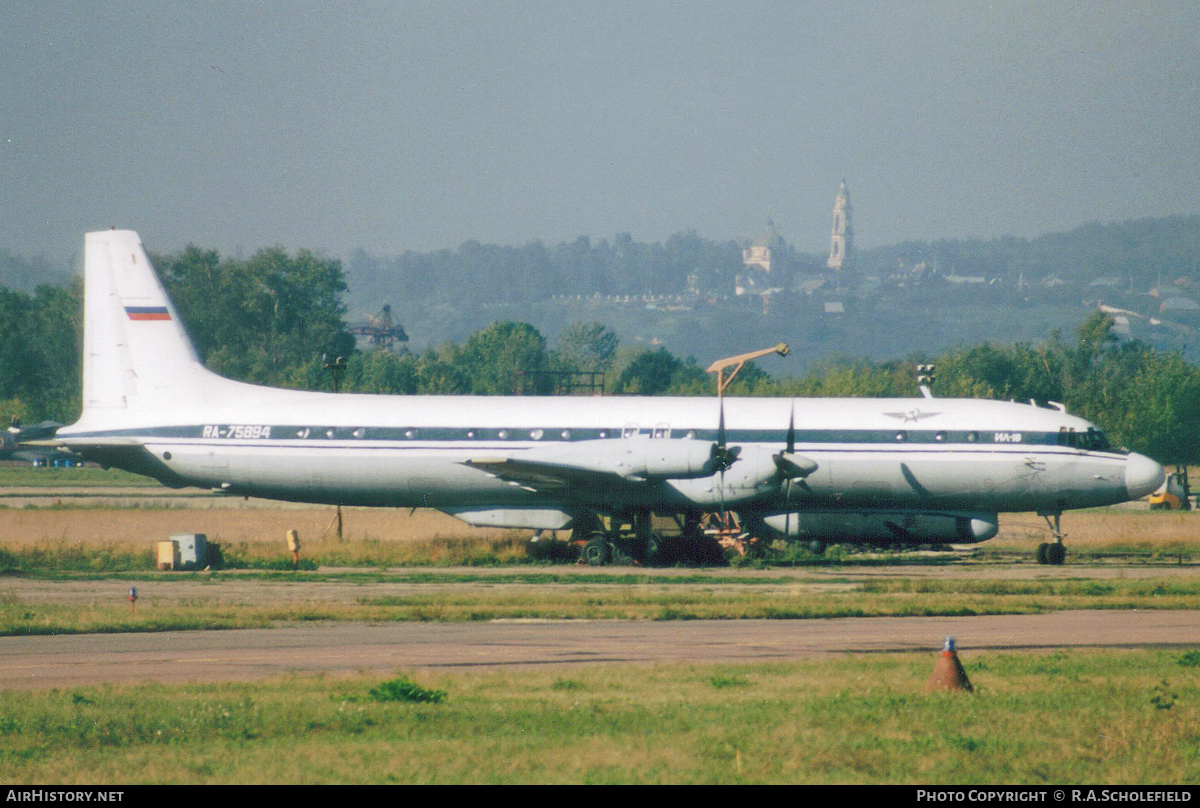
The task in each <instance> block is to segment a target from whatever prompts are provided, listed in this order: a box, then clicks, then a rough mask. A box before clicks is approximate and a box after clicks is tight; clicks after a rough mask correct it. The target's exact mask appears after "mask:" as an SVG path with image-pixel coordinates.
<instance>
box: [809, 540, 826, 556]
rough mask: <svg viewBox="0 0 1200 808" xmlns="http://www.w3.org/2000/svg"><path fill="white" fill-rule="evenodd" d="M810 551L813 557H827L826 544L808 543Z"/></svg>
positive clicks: (820, 542)
mask: <svg viewBox="0 0 1200 808" xmlns="http://www.w3.org/2000/svg"><path fill="white" fill-rule="evenodd" d="M808 551H809V552H810V553H812V554H813V555H825V542H823V541H817V540H815V539H814V540H813V541H810V542H809V543H808Z"/></svg>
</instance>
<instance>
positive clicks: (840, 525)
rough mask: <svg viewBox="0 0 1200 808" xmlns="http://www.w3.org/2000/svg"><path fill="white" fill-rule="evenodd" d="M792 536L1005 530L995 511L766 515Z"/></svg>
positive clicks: (895, 539)
mask: <svg viewBox="0 0 1200 808" xmlns="http://www.w3.org/2000/svg"><path fill="white" fill-rule="evenodd" d="M758 521H760V522H761V523H762V524H763V525H765V526H766V527H767V529H768V530H769V531H770V532H771V533H773V534H775V535H777V536H783V537H785V538H790V539H812V540H817V541H824V542H830V543H838V542H844V543H859V544H975V543H976V542H981V541H987V540H988V539H990V538H992V537H993V536H995V535H996V533H997V531H999V530H1000V522H999V519H998V518H997V516H996V514H994V513H963V512H958V511H942V512H937V511H932V512H931V511H868V510H853V511H852V510H845V511H800V512H797V513H778V514H772V515H771V516H765V517H761V518H760V519H759V520H758Z"/></svg>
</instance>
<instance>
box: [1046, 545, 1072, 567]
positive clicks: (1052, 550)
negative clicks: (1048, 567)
mask: <svg viewBox="0 0 1200 808" xmlns="http://www.w3.org/2000/svg"><path fill="white" fill-rule="evenodd" d="M1066 560H1067V548H1066V547H1063V545H1062V544H1061V543H1060V542H1055V543H1054V544H1051V545H1050V546H1049V547H1047V548H1046V563H1047V564H1062V563H1063V562H1064V561H1066Z"/></svg>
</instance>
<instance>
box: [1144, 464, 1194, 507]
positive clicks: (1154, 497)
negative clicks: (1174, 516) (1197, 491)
mask: <svg viewBox="0 0 1200 808" xmlns="http://www.w3.org/2000/svg"><path fill="white" fill-rule="evenodd" d="M1191 509H1192V491H1191V488H1190V487H1189V486H1188V471H1187V466H1176V467H1175V471H1173V472H1171V473H1170V474H1168V475H1167V479H1166V481H1165V482H1163V484H1162V487H1161V488H1159V489H1158V490H1157V491H1155V492H1154V493H1153V494H1151V495H1150V510H1153V511H1160V510H1161V511H1190V510H1191Z"/></svg>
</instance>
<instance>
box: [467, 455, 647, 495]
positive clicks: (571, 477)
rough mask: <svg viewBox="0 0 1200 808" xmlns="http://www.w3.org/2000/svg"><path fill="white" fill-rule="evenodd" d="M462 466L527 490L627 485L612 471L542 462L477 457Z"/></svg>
mask: <svg viewBox="0 0 1200 808" xmlns="http://www.w3.org/2000/svg"><path fill="white" fill-rule="evenodd" d="M463 465H464V466H470V467H471V468H474V469H479V470H480V471H483V472H485V473H487V474H490V475H492V476H493V477H495V478H497V479H499V480H504V481H505V482H508V483H512V484H513V485H519V486H521V487H522V488H525V489H527V490H529V491H561V490H564V489H567V488H594V487H597V486H613V485H624V484H627V483H628V482H629V481H628V480H627V479H626V478H625V477H623V476H621V475H620V474H618V473H617V472H615V471H606V470H601V469H594V468H586V467H581V466H578V465H574V464H571V463H562V462H553V461H546V460H527V459H524V458H513V457H480V458H474V459H472V460H465V461H463Z"/></svg>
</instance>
